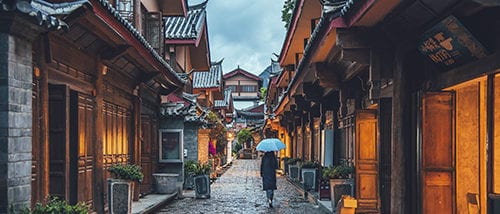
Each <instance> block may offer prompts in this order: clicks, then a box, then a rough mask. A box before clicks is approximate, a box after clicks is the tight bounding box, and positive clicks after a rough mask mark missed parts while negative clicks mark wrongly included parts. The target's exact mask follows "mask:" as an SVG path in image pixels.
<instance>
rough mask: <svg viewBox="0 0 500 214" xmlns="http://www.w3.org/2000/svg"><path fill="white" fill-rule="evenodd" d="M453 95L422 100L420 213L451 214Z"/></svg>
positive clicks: (430, 95) (426, 96)
mask: <svg viewBox="0 0 500 214" xmlns="http://www.w3.org/2000/svg"><path fill="white" fill-rule="evenodd" d="M453 100H454V97H453V94H452V93H451V92H432V93H426V94H424V95H423V98H422V168H421V170H422V206H423V207H422V213H424V214H425V213H441V214H445V213H454V205H453V203H454V199H453V198H454V197H453V188H454V185H453V184H454V172H455V163H454V157H455V153H454V140H453V136H454V134H453V117H454V111H453Z"/></svg>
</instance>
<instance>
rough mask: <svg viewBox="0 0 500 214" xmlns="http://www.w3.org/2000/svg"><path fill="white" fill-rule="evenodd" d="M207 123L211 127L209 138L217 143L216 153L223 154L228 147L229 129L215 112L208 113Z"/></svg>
mask: <svg viewBox="0 0 500 214" xmlns="http://www.w3.org/2000/svg"><path fill="white" fill-rule="evenodd" d="M207 121H208V123H209V125H210V132H209V133H208V136H209V137H210V139H211V140H215V141H216V144H217V145H216V146H215V148H216V153H218V154H221V153H223V152H224V148H226V146H227V137H226V136H227V128H226V126H224V124H223V123H222V121H221V120H220V118H219V117H218V116H217V114H216V113H214V112H213V111H209V112H208V115H207Z"/></svg>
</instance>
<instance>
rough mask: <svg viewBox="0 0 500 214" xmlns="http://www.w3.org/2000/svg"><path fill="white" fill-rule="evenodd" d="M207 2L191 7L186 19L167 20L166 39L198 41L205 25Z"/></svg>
mask: <svg viewBox="0 0 500 214" xmlns="http://www.w3.org/2000/svg"><path fill="white" fill-rule="evenodd" d="M207 2H208V1H205V2H202V3H200V4H197V5H192V6H189V8H188V12H187V15H186V17H178V16H177V17H167V18H165V38H166V39H197V38H198V37H199V36H200V34H201V31H202V30H203V25H204V23H205V17H206V14H207V12H206V10H205V8H206V6H207Z"/></svg>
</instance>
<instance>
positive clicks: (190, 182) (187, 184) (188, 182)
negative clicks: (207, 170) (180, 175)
mask: <svg viewBox="0 0 500 214" xmlns="http://www.w3.org/2000/svg"><path fill="white" fill-rule="evenodd" d="M184 189H194V174H193V173H188V174H187V175H186V177H185V178H184Z"/></svg>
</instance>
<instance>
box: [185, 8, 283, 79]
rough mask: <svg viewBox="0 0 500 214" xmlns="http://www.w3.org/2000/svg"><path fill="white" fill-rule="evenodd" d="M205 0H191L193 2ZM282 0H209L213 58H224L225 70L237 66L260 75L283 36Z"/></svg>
mask: <svg viewBox="0 0 500 214" xmlns="http://www.w3.org/2000/svg"><path fill="white" fill-rule="evenodd" d="M202 1H204V0H190V1H189V3H190V4H196V3H199V2H202ZM282 6H283V0H209V1H208V7H207V17H208V34H209V42H210V52H211V58H212V61H216V60H220V59H222V58H224V62H223V63H222V66H223V69H224V73H227V72H230V71H232V70H234V69H236V68H237V67H238V65H240V67H241V68H243V69H245V70H247V71H249V72H251V73H254V74H256V75H258V74H260V73H261V72H262V71H263V70H264V69H265V68H266V67H267V66H268V65H270V59H271V58H274V56H273V53H279V52H280V50H281V46H282V44H283V39H284V36H285V28H284V27H283V22H281V9H282Z"/></svg>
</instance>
